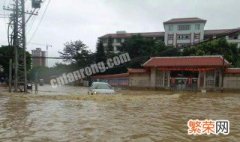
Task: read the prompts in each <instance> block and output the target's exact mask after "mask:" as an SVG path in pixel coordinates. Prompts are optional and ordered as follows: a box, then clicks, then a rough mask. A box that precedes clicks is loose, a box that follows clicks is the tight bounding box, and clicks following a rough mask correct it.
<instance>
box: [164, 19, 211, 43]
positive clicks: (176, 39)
mask: <svg viewBox="0 0 240 142" xmlns="http://www.w3.org/2000/svg"><path fill="white" fill-rule="evenodd" d="M206 22H207V21H206V20H203V19H200V18H181V19H171V20H169V21H166V22H164V29H165V35H164V42H165V44H166V45H169V46H175V47H182V46H189V45H192V44H194V43H199V42H200V41H202V40H203V39H204V27H205V24H206Z"/></svg>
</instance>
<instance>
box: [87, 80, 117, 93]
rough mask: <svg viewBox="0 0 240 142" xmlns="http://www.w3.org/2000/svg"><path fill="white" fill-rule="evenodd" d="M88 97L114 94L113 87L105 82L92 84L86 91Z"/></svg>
mask: <svg viewBox="0 0 240 142" xmlns="http://www.w3.org/2000/svg"><path fill="white" fill-rule="evenodd" d="M88 94H89V95H94V94H112V95H113V94H115V91H114V89H113V87H112V86H111V85H110V84H108V83H105V82H93V83H92V85H91V87H90V88H89V90H88Z"/></svg>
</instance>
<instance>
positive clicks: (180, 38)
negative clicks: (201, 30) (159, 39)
mask: <svg viewBox="0 0 240 142" xmlns="http://www.w3.org/2000/svg"><path fill="white" fill-rule="evenodd" d="M177 39H178V40H188V39H191V35H190V34H181V35H177Z"/></svg>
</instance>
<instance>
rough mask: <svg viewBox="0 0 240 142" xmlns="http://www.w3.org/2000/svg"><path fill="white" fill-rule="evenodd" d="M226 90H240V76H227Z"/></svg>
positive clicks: (225, 79)
mask: <svg viewBox="0 0 240 142" xmlns="http://www.w3.org/2000/svg"><path fill="white" fill-rule="evenodd" d="M223 83H224V84H223V86H224V89H240V75H234V74H232V75H225V77H224V82H223Z"/></svg>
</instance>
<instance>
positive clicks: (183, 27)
mask: <svg viewBox="0 0 240 142" xmlns="http://www.w3.org/2000/svg"><path fill="white" fill-rule="evenodd" d="M178 30H179V31H187V30H190V25H178Z"/></svg>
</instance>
